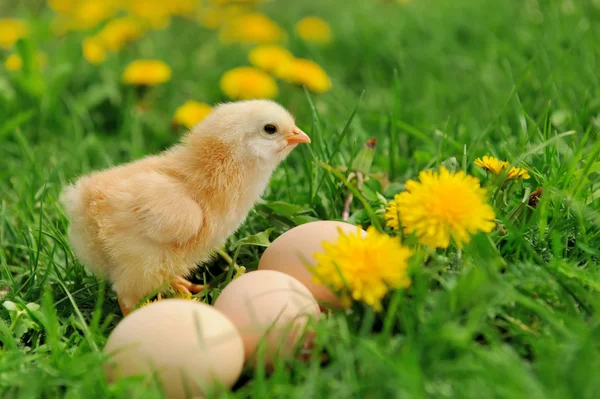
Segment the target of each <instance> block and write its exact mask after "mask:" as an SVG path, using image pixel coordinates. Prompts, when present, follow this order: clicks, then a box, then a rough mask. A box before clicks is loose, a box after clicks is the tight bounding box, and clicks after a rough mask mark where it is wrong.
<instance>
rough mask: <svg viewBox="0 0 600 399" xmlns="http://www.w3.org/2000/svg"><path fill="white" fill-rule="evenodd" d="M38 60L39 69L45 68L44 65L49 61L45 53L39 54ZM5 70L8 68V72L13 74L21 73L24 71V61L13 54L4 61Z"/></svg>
mask: <svg viewBox="0 0 600 399" xmlns="http://www.w3.org/2000/svg"><path fill="white" fill-rule="evenodd" d="M36 58H37V59H36V61H37V65H38V66H39V67H43V66H44V65H46V63H47V61H48V57H47V56H46V54H45V53H43V52H38V53H37V55H36ZM4 68H6V70H7V71H11V72H16V71H20V70H21V69H23V59H22V58H21V56H20V55H18V54H14V53H13V54H11V55H9V56H8V57H7V58H6V60H5V61H4Z"/></svg>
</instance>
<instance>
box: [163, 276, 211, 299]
mask: <svg viewBox="0 0 600 399" xmlns="http://www.w3.org/2000/svg"><path fill="white" fill-rule="evenodd" d="M171 287H173V288H175V289H176V290H179V291H181V292H182V293H184V294H186V295H191V294H192V293H194V294H197V293H198V292H202V291H203V290H204V289H205V288H208V285H202V284H194V283H192V282H191V281H188V280H186V279H184V278H183V277H177V278H176V279H175V281H173V282H172V283H171Z"/></svg>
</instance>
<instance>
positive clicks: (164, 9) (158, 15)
mask: <svg viewBox="0 0 600 399" xmlns="http://www.w3.org/2000/svg"><path fill="white" fill-rule="evenodd" d="M124 8H125V9H126V10H127V11H128V12H129V14H131V15H132V16H134V17H135V18H137V19H138V20H140V21H141V22H143V23H144V24H145V25H147V26H149V27H150V28H152V29H165V28H166V27H167V26H169V25H170V23H171V5H170V2H165V1H163V0H129V1H127V2H126V3H125V5H124Z"/></svg>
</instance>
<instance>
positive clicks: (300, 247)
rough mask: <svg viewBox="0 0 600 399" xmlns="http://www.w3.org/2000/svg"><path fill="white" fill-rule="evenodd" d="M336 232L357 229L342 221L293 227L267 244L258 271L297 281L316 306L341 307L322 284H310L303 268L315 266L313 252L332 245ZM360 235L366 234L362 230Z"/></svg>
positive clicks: (327, 221)
mask: <svg viewBox="0 0 600 399" xmlns="http://www.w3.org/2000/svg"><path fill="white" fill-rule="evenodd" d="M338 229H341V230H342V231H343V232H344V233H346V234H348V233H354V232H356V229H357V227H356V226H354V225H352V224H350V223H344V222H335V221H330V220H321V221H317V222H310V223H306V224H302V225H300V226H297V227H294V228H293V229H290V230H288V231H286V232H285V233H283V234H282V235H280V236H279V237H277V238H276V239H275V241H273V242H272V243H271V245H269V247H268V248H267V250H266V251H265V252H264V254H263V256H262V257H261V258H260V262H259V264H258V269H259V270H277V271H280V272H283V273H285V274H289V275H290V276H292V277H294V278H296V279H297V280H298V281H300V282H301V283H302V284H304V285H305V286H306V288H308V290H309V291H310V292H311V293H312V294H313V295H314V297H315V298H316V300H317V301H319V303H320V304H321V305H322V306H324V307H326V306H327V305H329V306H333V307H339V306H341V303H340V301H339V299H338V297H337V296H336V295H335V294H334V293H333V292H331V290H330V289H329V288H328V287H327V286H326V285H324V284H317V283H315V282H313V281H312V277H313V275H312V273H311V272H310V270H308V268H307V267H306V266H305V265H307V264H309V265H311V266H314V265H315V264H316V263H317V261H316V260H315V258H314V257H313V255H314V254H315V253H318V252H324V250H323V241H328V242H335V241H337V239H338V237H339V232H338ZM361 234H363V235H366V234H367V232H366V231H364V230H361Z"/></svg>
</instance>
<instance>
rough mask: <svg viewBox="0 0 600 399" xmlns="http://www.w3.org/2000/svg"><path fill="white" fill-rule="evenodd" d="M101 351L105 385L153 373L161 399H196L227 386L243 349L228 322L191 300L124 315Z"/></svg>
mask: <svg viewBox="0 0 600 399" xmlns="http://www.w3.org/2000/svg"><path fill="white" fill-rule="evenodd" d="M104 351H105V352H106V353H107V354H109V355H114V356H113V357H112V359H110V360H109V361H108V363H107V366H106V373H107V376H108V379H109V381H114V380H116V379H118V378H120V377H125V376H130V375H133V374H146V375H147V376H148V378H149V379H150V378H152V373H153V372H156V375H157V376H158V380H159V381H160V383H161V385H162V386H163V389H164V391H165V395H166V397H167V398H169V399H171V398H175V399H177V398H187V397H194V396H195V397H198V396H200V397H201V396H202V395H203V392H204V391H205V390H211V389H215V388H216V387H217V385H223V386H226V387H228V388H229V387H231V386H232V385H233V384H235V382H236V381H237V379H238V378H239V376H240V374H241V372H242V367H243V364H244V347H243V344H242V339H241V337H240V334H239V333H238V332H237V330H236V328H235V327H234V326H233V324H232V323H231V321H229V319H228V318H227V317H226V316H225V315H223V314H222V313H221V312H219V311H218V310H216V309H215V308H213V307H211V306H209V305H206V304H203V303H200V302H196V301H191V300H185V299H164V300H162V301H158V302H155V303H152V304H150V305H147V306H144V307H142V308H140V309H138V310H136V311H134V312H133V313H131V314H130V315H128V316H127V317H125V318H124V319H123V320H122V321H121V322H120V323H119V324H118V325H117V327H116V328H115V329H114V331H113V332H112V334H111V335H110V337H109V338H108V342H107V343H106V346H105V347H104Z"/></svg>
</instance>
